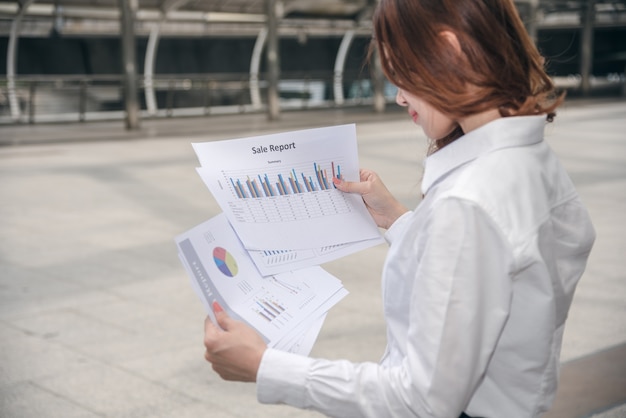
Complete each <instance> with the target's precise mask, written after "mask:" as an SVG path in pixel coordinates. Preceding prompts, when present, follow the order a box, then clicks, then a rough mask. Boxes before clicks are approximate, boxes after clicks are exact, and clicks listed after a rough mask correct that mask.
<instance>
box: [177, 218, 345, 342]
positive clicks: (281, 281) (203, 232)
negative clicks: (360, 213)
mask: <svg viewBox="0 0 626 418" xmlns="http://www.w3.org/2000/svg"><path fill="white" fill-rule="evenodd" d="M176 243H177V246H178V248H179V256H180V258H181V262H182V263H183V265H184V266H185V268H186V269H187V271H188V273H189V276H190V279H191V280H192V286H193V288H194V289H195V290H196V292H197V293H198V296H199V297H200V299H201V300H202V302H203V304H204V306H205V309H206V311H207V313H208V314H209V316H210V317H211V318H212V320H213V321H215V317H214V315H213V310H212V308H211V306H212V303H213V302H214V301H217V302H218V303H220V305H221V306H222V307H223V308H224V309H225V310H226V312H228V313H229V315H231V316H232V317H234V318H235V319H239V320H242V321H244V322H246V323H248V324H249V325H250V326H252V327H253V328H255V329H256V330H257V331H258V332H259V334H260V335H261V336H262V337H263V338H264V339H265V340H266V342H267V343H268V345H269V346H271V347H276V348H280V349H283V350H287V351H293V352H300V353H304V352H305V351H306V350H310V347H312V342H311V339H312V340H313V341H314V340H315V338H316V336H317V333H318V332H319V328H320V327H321V324H320V322H319V321H320V320H321V321H323V317H324V315H325V313H326V312H327V311H328V310H329V309H330V308H331V307H332V306H333V305H335V304H336V303H337V302H338V301H339V300H341V299H342V298H343V297H344V296H345V295H346V294H347V293H348V292H347V291H346V290H345V289H344V288H343V285H342V284H341V281H339V280H338V279H337V278H335V277H334V276H332V275H330V274H329V273H327V272H326V271H325V270H324V269H322V268H321V267H317V266H316V267H309V268H306V269H301V270H297V271H293V272H287V273H281V274H277V275H273V276H267V277H262V276H261V275H260V274H259V272H258V271H257V269H256V267H255V265H254V263H253V262H252V260H251V259H250V258H249V256H248V254H247V251H246V250H245V248H243V246H242V244H241V242H240V241H239V239H238V238H237V235H236V234H235V233H234V231H233V230H232V228H231V226H230V224H229V223H228V220H227V219H226V216H225V215H224V214H220V215H218V216H216V217H215V218H212V219H210V220H208V221H206V222H204V223H202V224H200V225H198V226H196V227H195V228H192V229H191V230H189V231H187V232H185V233H183V234H180V235H179V236H177V237H176ZM320 318H322V319H320ZM316 329H317V331H316Z"/></svg>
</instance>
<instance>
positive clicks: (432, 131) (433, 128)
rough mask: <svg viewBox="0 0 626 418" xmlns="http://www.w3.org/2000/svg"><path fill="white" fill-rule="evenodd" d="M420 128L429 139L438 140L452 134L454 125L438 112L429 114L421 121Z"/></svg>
mask: <svg viewBox="0 0 626 418" xmlns="http://www.w3.org/2000/svg"><path fill="white" fill-rule="evenodd" d="M423 122H424V123H423V124H422V128H423V129H424V133H425V134H426V136H428V137H429V138H430V139H440V138H443V137H444V136H446V135H447V134H449V133H450V132H452V130H453V129H454V127H455V126H456V124H455V123H454V121H453V120H451V119H449V118H447V117H445V116H444V115H442V114H440V113H438V112H431V113H430V114H429V115H428V118H426V120H424V121H423Z"/></svg>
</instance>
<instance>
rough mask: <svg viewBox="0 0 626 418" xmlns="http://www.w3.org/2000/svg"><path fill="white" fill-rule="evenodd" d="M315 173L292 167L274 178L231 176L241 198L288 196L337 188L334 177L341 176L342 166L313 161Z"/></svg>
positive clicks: (236, 191)
mask: <svg viewBox="0 0 626 418" xmlns="http://www.w3.org/2000/svg"><path fill="white" fill-rule="evenodd" d="M313 173H314V174H313V175H306V174H305V173H303V172H301V173H300V176H298V174H297V173H296V170H295V169H291V171H290V172H289V174H287V175H283V174H282V173H279V174H277V175H276V176H275V178H274V179H273V180H270V177H269V176H268V175H267V174H266V173H264V174H257V175H254V176H246V178H245V179H243V178H233V177H229V181H230V184H231V186H232V188H233V191H234V192H235V194H236V195H237V197H238V198H240V199H248V198H259V197H274V196H286V195H293V194H300V193H307V192H317V191H322V190H331V189H333V188H335V186H334V184H333V181H332V179H333V178H339V179H340V178H341V166H340V165H339V164H337V165H335V163H334V162H331V163H330V172H329V169H328V168H322V166H321V165H319V164H317V163H313Z"/></svg>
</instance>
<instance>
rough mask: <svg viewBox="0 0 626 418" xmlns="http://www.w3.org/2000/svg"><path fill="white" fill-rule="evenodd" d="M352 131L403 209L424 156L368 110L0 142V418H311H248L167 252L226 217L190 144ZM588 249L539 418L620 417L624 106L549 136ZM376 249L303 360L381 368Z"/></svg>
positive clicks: (419, 143) (574, 111) (45, 128)
mask: <svg viewBox="0 0 626 418" xmlns="http://www.w3.org/2000/svg"><path fill="white" fill-rule="evenodd" d="M352 122H355V123H357V132H358V138H359V156H360V161H361V165H362V166H363V167H368V168H372V169H374V170H376V171H378V172H379V174H380V175H381V176H382V178H383V179H384V180H385V182H386V184H387V185H388V186H389V188H390V189H391V190H392V192H394V193H395V194H396V195H397V196H398V197H399V198H400V199H401V200H403V201H404V202H405V203H406V204H407V205H409V206H415V204H417V202H418V196H419V182H420V176H421V165H420V161H421V158H422V156H423V154H424V151H425V139H424V137H423V136H422V135H421V133H420V131H419V129H417V128H415V127H414V126H413V125H412V123H411V122H410V120H409V118H408V117H407V116H406V115H405V114H404V113H403V112H401V111H397V110H389V111H388V112H387V114H385V115H374V114H372V113H370V111H369V109H360V110H359V109H351V110H324V111H321V110H316V111H308V112H288V113H284V114H283V115H282V118H281V120H280V121H278V122H273V123H270V122H268V121H266V120H265V116H264V115H238V116H212V117H208V118H189V119H171V120H152V121H144V122H143V124H142V129H141V130H140V131H139V132H133V133H128V132H125V131H124V130H123V125H122V123H121V122H98V123H95V122H94V123H85V124H73V125H67V124H59V125H35V126H0V144H2V145H4V146H0V416H2V417H9V418H12V417H16V418H17V417H19V418H29V417H64V418H66V417H200V416H210V417H214V418H222V417H223V418H231V417H232V418H234V417H242V418H244V417H246V418H248V417H278V418H280V417H296V418H299V417H318V416H320V415H319V414H317V413H313V412H307V411H298V410H295V409H292V408H289V407H285V406H265V405H259V404H257V402H256V398H255V387H254V385H251V384H239V383H227V382H223V381H221V380H220V379H219V378H218V377H217V376H216V375H215V374H213V373H212V371H211V369H210V367H209V366H208V365H207V363H206V362H205V361H204V359H203V346H202V336H203V334H202V328H203V320H204V316H205V314H204V312H203V310H202V305H201V304H200V302H199V301H198V300H197V299H196V296H195V294H194V293H193V292H192V290H191V287H190V286H189V283H188V279H187V276H186V274H185V271H184V270H183V268H182V266H181V265H180V262H179V260H178V258H177V255H176V247H175V245H174V241H173V238H174V236H175V235H177V234H179V233H181V232H183V231H185V230H187V229H189V228H191V227H193V226H195V225H197V224H199V223H200V222H202V221H204V220H206V219H208V218H210V217H212V216H213V215H215V214H217V213H218V212H219V208H218V206H217V204H216V203H215V201H214V200H213V198H212V196H211V194H210V193H209V192H208V190H207V189H206V188H205V186H204V184H203V183H202V181H201V180H200V178H199V177H198V175H197V174H196V172H195V169H194V168H195V167H196V165H197V160H196V158H195V155H194V153H193V150H192V148H191V146H190V142H192V141H209V140H217V139H227V138H236V137H243V136H249V135H258V134H261V133H268V132H276V131H286V130H291V129H301V128H309V127H321V126H327V125H334V124H340V123H352ZM547 139H548V141H549V142H550V144H551V145H552V146H553V147H554V149H555V150H556V152H557V153H558V154H559V155H560V157H561V158H562V161H563V163H564V164H565V166H566V168H567V169H568V170H569V172H570V174H571V176H572V178H573V180H574V182H575V183H576V185H577V187H578V190H579V192H580V194H581V196H582V199H583V200H584V202H585V203H586V204H587V205H588V208H589V210H590V212H591V215H592V217H593V219H594V223H595V227H596V230H597V233H598V239H597V242H596V246H595V248H594V251H593V253H592V255H591V259H590V261H589V265H588V269H587V271H586V273H585V276H584V277H583V279H582V281H581V283H580V285H579V288H578V291H577V293H576V296H575V299H574V302H573V305H572V309H571V314H570V318H569V322H568V325H567V328H566V334H565V340H564V345H563V355H562V360H563V362H564V366H563V373H562V376H563V381H562V384H561V388H560V392H559V395H558V397H557V402H556V404H555V408H554V410H553V411H552V412H551V413H549V414H548V415H547V416H548V417H549V418H577V417H581V418H582V417H590V416H593V417H596V418H600V417H601V418H624V417H626V404H625V403H626V389H624V388H626V383H624V382H626V380H625V379H626V257H625V256H626V102H625V101H624V100H620V101H606V100H604V101H584V102H583V101H571V102H566V104H565V105H564V107H563V109H562V110H561V112H560V113H559V116H558V117H557V119H556V121H555V123H554V124H553V125H551V126H550V127H549V129H548V136H547ZM385 253H386V247H385V246H378V247H375V248H371V249H368V250H366V251H363V252H360V253H358V254H354V255H351V256H349V257H346V258H344V259H341V260H338V261H335V262H332V263H328V264H326V265H325V266H324V267H325V268H326V269H327V270H328V271H330V272H331V273H332V274H334V275H336V276H337V277H339V278H340V279H341V280H342V281H343V282H344V285H345V287H346V288H347V289H348V290H349V291H350V295H349V296H348V297H347V298H345V299H344V300H343V301H341V302H340V303H339V304H338V305H337V306H336V307H335V308H334V309H333V310H331V312H330V314H329V315H328V318H327V320H326V323H325V325H324V328H323V330H322V332H321V334H320V337H319V339H318V341H317V343H316V346H315V348H314V350H313V353H312V355H313V356H323V357H327V358H346V359H350V360H353V361H377V360H378V359H379V358H380V356H381V354H382V352H383V349H384V344H385V331H384V323H383V320H382V315H381V301H380V283H379V278H380V271H381V268H382V263H383V260H384V257H385Z"/></svg>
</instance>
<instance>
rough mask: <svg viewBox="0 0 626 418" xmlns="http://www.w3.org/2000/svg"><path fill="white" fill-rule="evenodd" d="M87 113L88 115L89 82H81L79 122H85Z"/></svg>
mask: <svg viewBox="0 0 626 418" xmlns="http://www.w3.org/2000/svg"><path fill="white" fill-rule="evenodd" d="M85 113H87V81H86V80H84V79H82V80H80V85H79V102H78V120H79V121H81V122H84V121H85Z"/></svg>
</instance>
